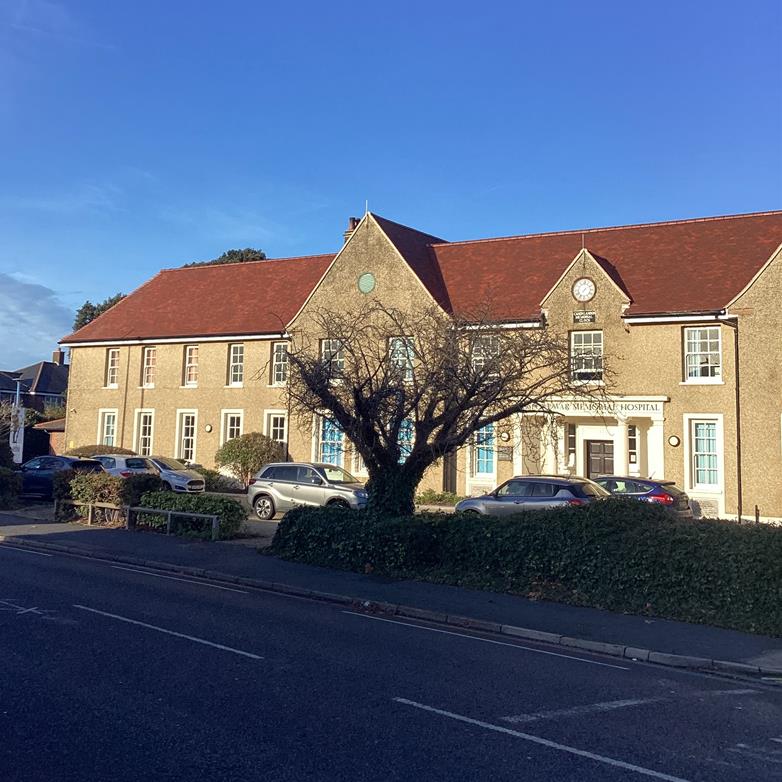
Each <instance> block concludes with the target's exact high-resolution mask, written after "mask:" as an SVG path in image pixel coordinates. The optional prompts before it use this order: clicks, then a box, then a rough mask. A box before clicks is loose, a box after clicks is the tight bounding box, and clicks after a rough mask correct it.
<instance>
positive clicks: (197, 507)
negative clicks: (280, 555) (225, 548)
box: [137, 491, 247, 539]
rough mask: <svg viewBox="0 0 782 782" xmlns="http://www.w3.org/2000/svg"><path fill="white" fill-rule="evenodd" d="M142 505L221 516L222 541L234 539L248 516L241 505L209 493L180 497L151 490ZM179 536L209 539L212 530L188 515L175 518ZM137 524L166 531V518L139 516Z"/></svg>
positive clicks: (202, 520)
mask: <svg viewBox="0 0 782 782" xmlns="http://www.w3.org/2000/svg"><path fill="white" fill-rule="evenodd" d="M139 505H140V506H142V507H144V508H157V509H159V510H173V511H183V512H186V513H208V514H214V515H216V516H218V517H219V520H220V531H219V535H220V538H221V539H226V538H233V537H235V536H236V534H237V533H238V532H239V530H240V529H241V528H242V523H243V522H244V521H245V519H246V518H247V513H246V511H245V510H244V508H243V507H242V504H241V503H240V502H237V501H236V500H232V499H230V498H228V497H215V496H213V495H209V494H177V493H175V492H171V491H151V492H147V493H146V494H144V495H143V496H142V497H141V501H140V502H139ZM174 522H175V525H174V531H175V532H176V533H177V534H181V535H186V536H188V537H195V538H206V539H208V538H210V537H211V535H212V528H211V525H210V524H209V522H208V521H206V520H205V519H189V518H187V517H186V516H180V517H178V518H177V517H175V518H174ZM137 523H140V524H143V525H147V526H150V527H153V528H157V529H160V528H162V529H165V527H166V517H165V516H158V515H146V514H139V517H138V519H137Z"/></svg>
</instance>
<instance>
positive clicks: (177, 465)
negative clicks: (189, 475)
mask: <svg viewBox="0 0 782 782" xmlns="http://www.w3.org/2000/svg"><path fill="white" fill-rule="evenodd" d="M153 461H154V462H155V463H156V464H157V465H158V466H160V467H162V468H163V469H165V470H186V469H187V467H186V466H185V465H184V464H182V462H178V461H177V460H176V459H167V458H166V459H161V458H160V457H159V456H156V457H155V459H154V460H153Z"/></svg>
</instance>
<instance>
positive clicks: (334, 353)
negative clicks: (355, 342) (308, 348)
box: [320, 339, 345, 380]
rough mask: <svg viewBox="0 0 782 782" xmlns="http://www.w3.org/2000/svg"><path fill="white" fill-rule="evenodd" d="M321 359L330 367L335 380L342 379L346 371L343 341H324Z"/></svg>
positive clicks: (321, 348) (321, 345)
mask: <svg viewBox="0 0 782 782" xmlns="http://www.w3.org/2000/svg"><path fill="white" fill-rule="evenodd" d="M336 346H339V347H336ZM320 358H321V361H323V363H324V364H327V365H328V366H329V368H330V371H331V376H332V378H333V379H335V380H336V379H339V378H341V377H342V375H343V373H344V371H345V343H344V342H343V341H342V340H341V339H322V340H321V341H320Z"/></svg>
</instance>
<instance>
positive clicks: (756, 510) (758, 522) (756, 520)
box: [755, 505, 760, 524]
mask: <svg viewBox="0 0 782 782" xmlns="http://www.w3.org/2000/svg"><path fill="white" fill-rule="evenodd" d="M755 524H760V508H759V507H758V506H757V505H756V506H755Z"/></svg>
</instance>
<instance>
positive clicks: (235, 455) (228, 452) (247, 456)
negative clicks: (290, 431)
mask: <svg viewBox="0 0 782 782" xmlns="http://www.w3.org/2000/svg"><path fill="white" fill-rule="evenodd" d="M282 458H283V450H282V446H281V445H280V444H279V443H278V442H277V441H275V440H272V439H271V438H270V437H267V436H266V435H265V434H260V433H259V432H250V433H248V434H243V435H241V436H240V437H235V438H234V439H233V440H229V441H228V442H227V443H225V445H223V447H222V448H220V450H219V451H218V452H217V453H216V454H215V463H216V464H217V466H218V467H225V468H227V469H228V470H230V472H231V473H232V474H233V475H234V476H236V478H238V479H239V480H240V481H241V482H242V485H243V486H247V485H248V484H249V483H250V478H252V477H253V475H255V473H257V472H258V470H260V469H261V467H263V465H264V464H267V463H268V462H278V461H280V459H282Z"/></svg>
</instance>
